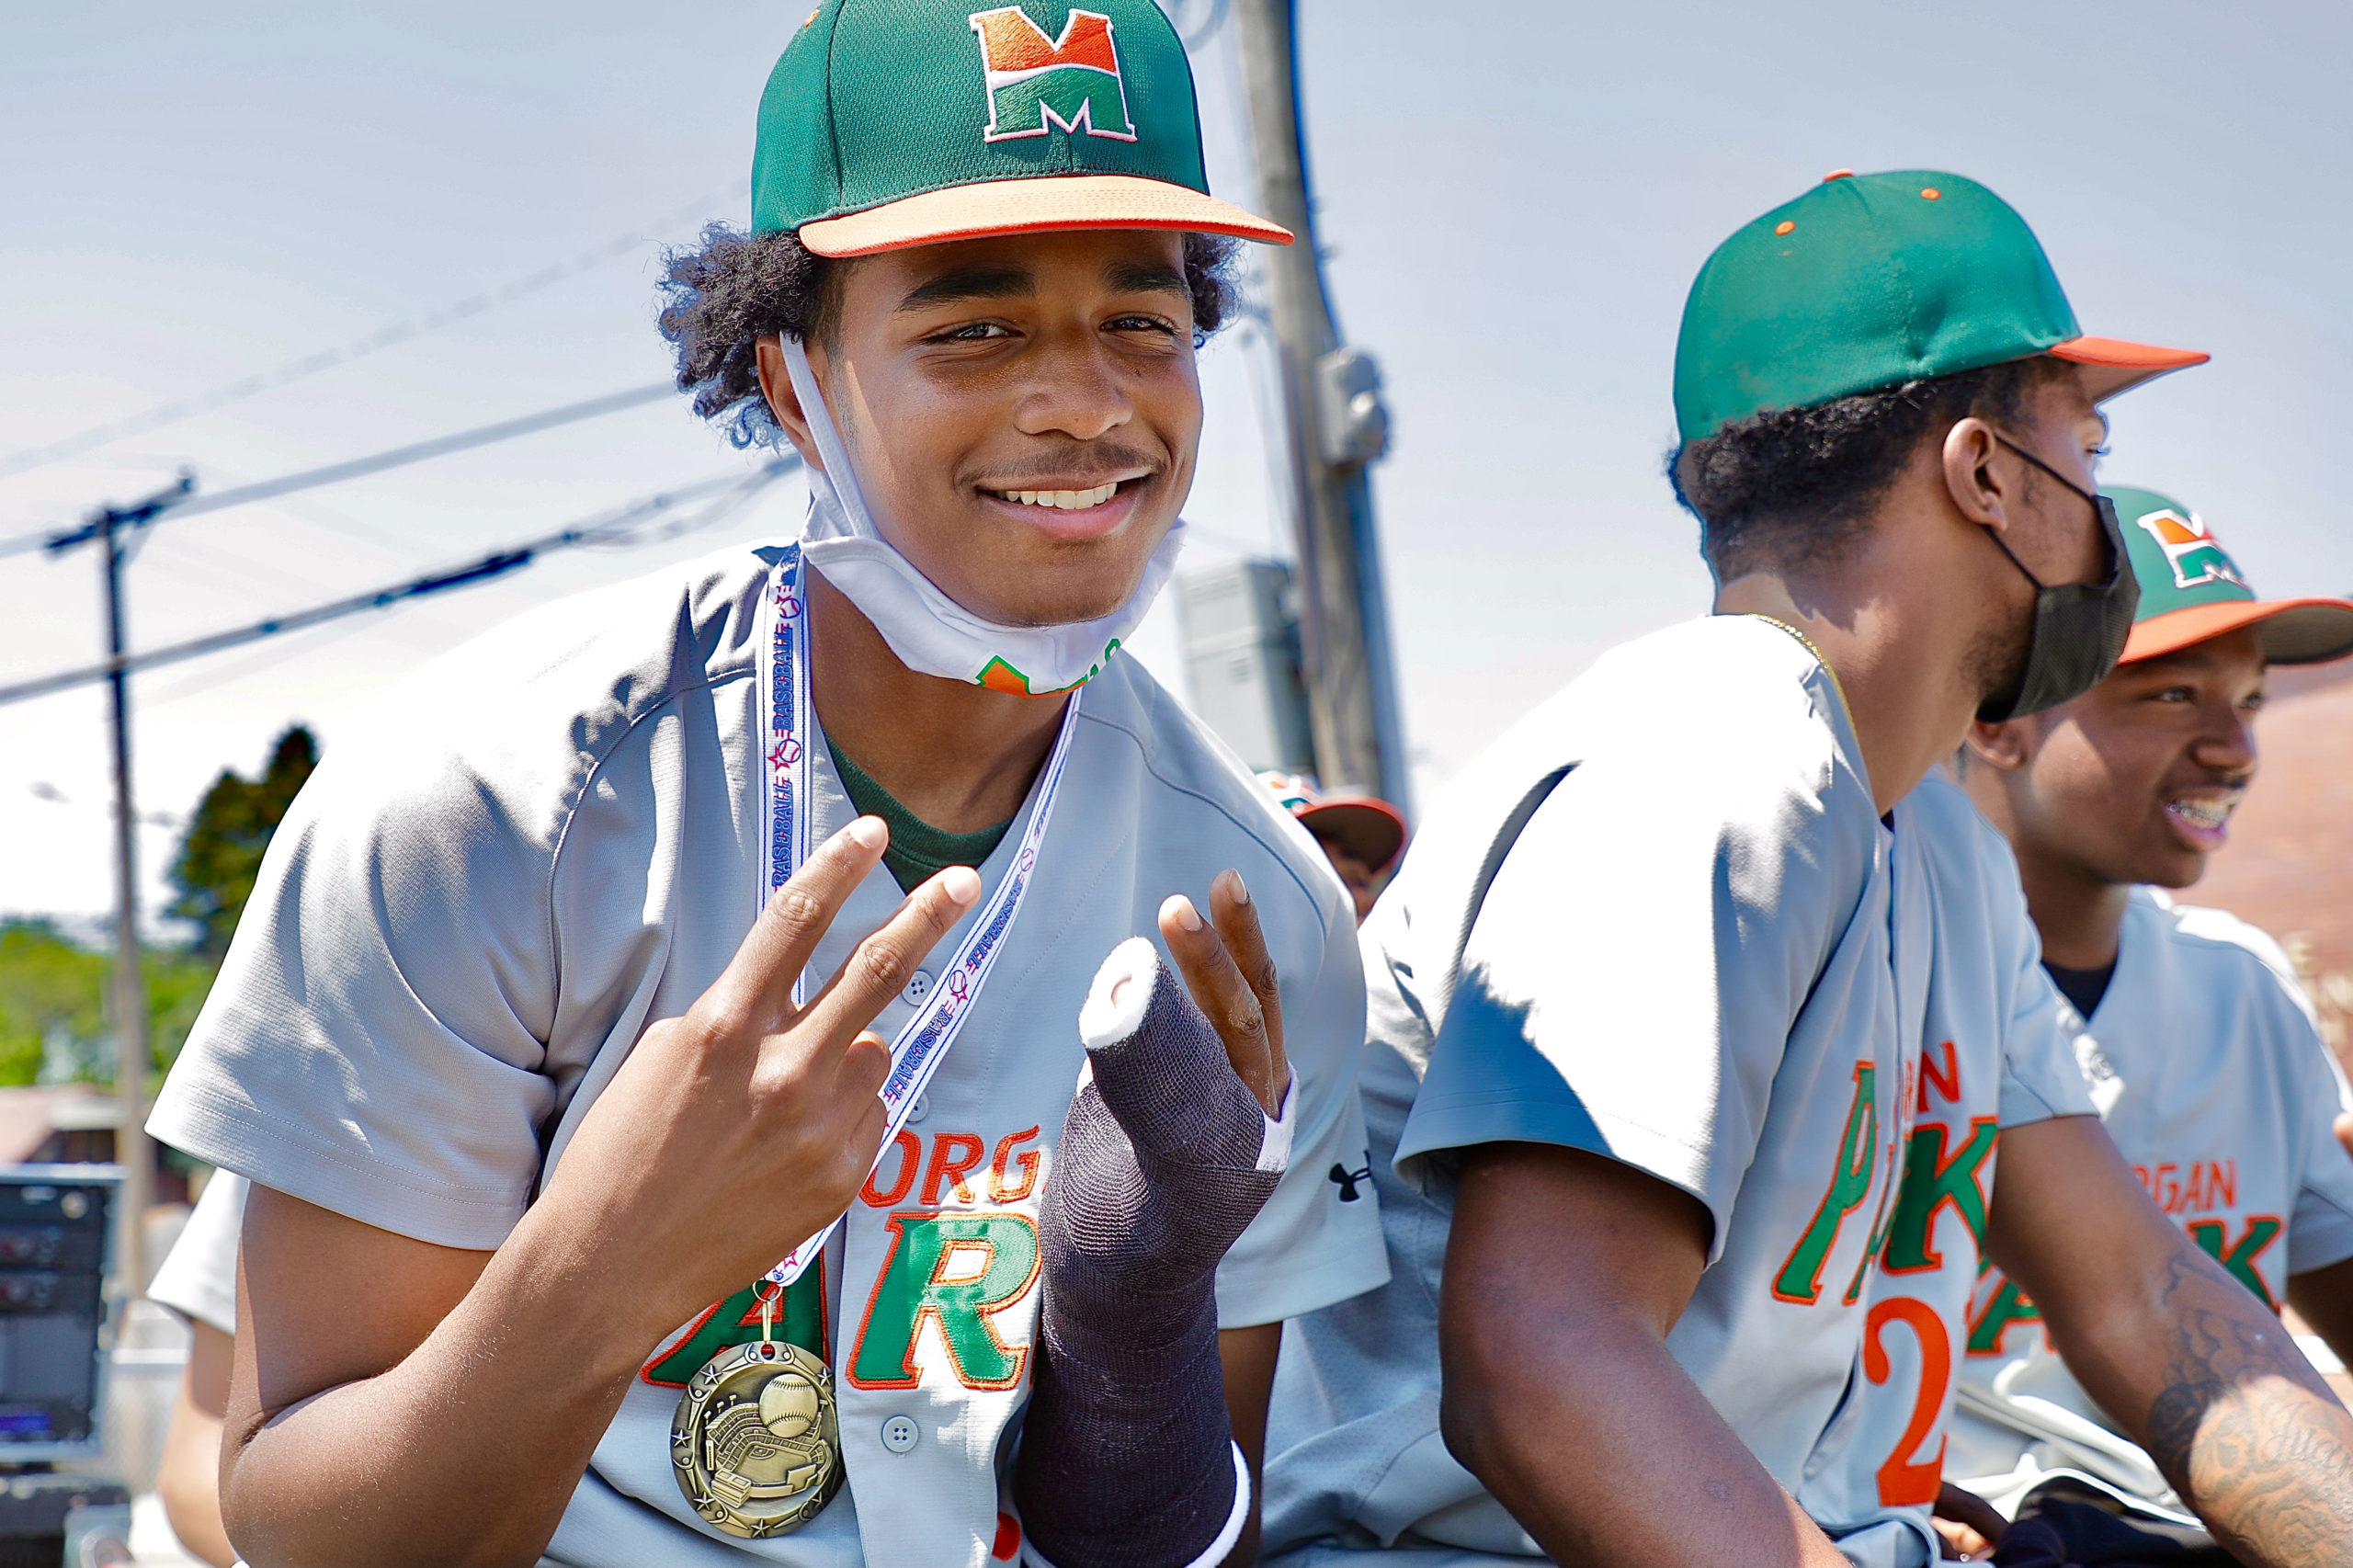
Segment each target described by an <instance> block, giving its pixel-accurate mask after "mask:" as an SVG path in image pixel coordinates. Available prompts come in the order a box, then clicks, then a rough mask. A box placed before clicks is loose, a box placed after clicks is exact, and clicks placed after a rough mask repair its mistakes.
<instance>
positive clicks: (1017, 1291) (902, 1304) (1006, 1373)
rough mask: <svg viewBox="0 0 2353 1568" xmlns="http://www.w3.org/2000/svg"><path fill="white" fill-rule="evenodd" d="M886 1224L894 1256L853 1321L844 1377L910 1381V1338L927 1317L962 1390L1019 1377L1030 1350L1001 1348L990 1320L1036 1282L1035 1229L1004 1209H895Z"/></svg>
mask: <svg viewBox="0 0 2353 1568" xmlns="http://www.w3.org/2000/svg"><path fill="white" fill-rule="evenodd" d="M885 1223H887V1224H888V1225H889V1226H890V1227H891V1255H890V1256H889V1258H888V1259H887V1260H886V1261H885V1262H884V1263H883V1265H882V1272H881V1275H879V1276H878V1277H877V1278H876V1279H875V1281H874V1295H873V1297H872V1299H870V1301H868V1302H867V1304H866V1321H865V1322H864V1323H863V1324H859V1325H858V1348H857V1349H856V1350H854V1351H853V1352H851V1355H850V1368H849V1381H851V1382H853V1383H856V1384H857V1385H858V1387H859V1388H866V1389H904V1388H913V1387H915V1384H916V1382H917V1381H920V1380H919V1375H918V1374H917V1372H916V1371H915V1335H917V1334H918V1333H920V1332H921V1331H922V1328H923V1324H924V1320H925V1319H926V1318H930V1319H931V1320H933V1321H934V1322H936V1323H937V1324H938V1325H939V1335H940V1337H941V1338H942V1339H943V1340H945V1341H946V1342H947V1345H948V1355H949V1359H950V1360H951V1361H953V1362H954V1363H955V1369H956V1377H957V1381H960V1382H961V1383H962V1384H963V1385H964V1386H965V1387H966V1388H972V1389H1005V1388H1011V1387H1013V1386H1014V1385H1015V1384H1016V1383H1018V1382H1019V1381H1021V1369H1022V1368H1023V1367H1024V1366H1025V1365H1026V1364H1027V1363H1028V1361H1029V1350H1028V1348H1027V1347H1026V1346H1025V1347H1022V1348H1018V1349H1017V1348H1014V1347H1012V1346H1007V1345H1006V1343H1005V1341H1004V1340H1003V1339H1001V1338H999V1337H998V1335H997V1332H996V1325H995V1324H993V1323H991V1322H990V1321H989V1320H990V1319H991V1318H992V1317H994V1316H995V1314H997V1313H998V1312H1003V1311H1005V1310H1006V1308H1007V1307H1010V1306H1012V1305H1013V1304H1014V1303H1015V1302H1017V1301H1020V1300H1021V1298H1022V1297H1024V1296H1026V1295H1028V1294H1029V1287H1030V1286H1031V1285H1033V1284H1035V1283H1036V1282H1037V1278H1038V1228H1037V1226H1036V1225H1035V1224H1033V1223H1031V1222H1030V1221H1029V1217H1028V1216H1027V1215H1023V1214H1015V1213H1009V1212H997V1213H969V1212H949V1213H944V1214H935V1213H907V1214H893V1215H892V1216H890V1218H889V1219H888V1220H887V1221H885Z"/></svg>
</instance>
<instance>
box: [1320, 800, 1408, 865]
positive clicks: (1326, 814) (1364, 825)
mask: <svg viewBox="0 0 2353 1568" xmlns="http://www.w3.org/2000/svg"><path fill="white" fill-rule="evenodd" d="M1295 814H1296V815H1297V816H1298V818H1299V820H1300V824H1301V825H1302V826H1304V827H1305V828H1306V829H1307V831H1308V832H1310V833H1316V832H1319V831H1320V832H1322V833H1327V834H1329V835H1332V836H1333V837H1335V838H1337V839H1338V840H1340V842H1341V843H1342V844H1343V845H1345V846H1347V848H1348V849H1349V851H1350V852H1351V853H1353V854H1354V855H1355V856H1356V858H1358V859H1359V860H1362V861H1363V862H1364V863H1365V864H1366V865H1367V866H1369V867H1370V868H1371V869H1372V871H1373V874H1374V875H1375V876H1378V875H1380V874H1381V872H1383V871H1385V870H1387V869H1389V868H1390V867H1392V866H1393V865H1395V864H1396V863H1397V856H1398V854H1399V852H1400V851H1402V850H1403V849H1404V847H1405V835H1406V827H1405V818H1404V815H1403V814H1402V813H1401V812H1399V811H1398V810H1397V808H1396V807H1394V806H1392V805H1391V804H1390V803H1389V802H1388V801H1383V800H1381V799H1380V798H1378V797H1376V796H1372V795H1343V796H1341V797H1340V798H1339V799H1337V800H1328V799H1327V800H1321V801H1314V802H1313V803H1312V804H1309V805H1306V806H1303V807H1302V808H1300V810H1299V811H1298V812H1296V813H1295Z"/></svg>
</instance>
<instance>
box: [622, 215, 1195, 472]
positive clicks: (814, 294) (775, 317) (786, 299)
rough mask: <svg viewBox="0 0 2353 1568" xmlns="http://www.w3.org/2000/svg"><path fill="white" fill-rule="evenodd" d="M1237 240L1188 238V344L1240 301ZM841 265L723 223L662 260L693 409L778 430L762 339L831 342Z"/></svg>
mask: <svg viewBox="0 0 2353 1568" xmlns="http://www.w3.org/2000/svg"><path fill="white" fill-rule="evenodd" d="M1236 249H1237V247H1236V245H1235V244H1234V242H1233V241H1232V240H1228V239H1223V238H1221V237H1219V236H1218V235H1215V234H1192V233H1188V234H1187V235H1186V236H1185V281H1186V284H1187V286H1188V288H1189V289H1190V290H1191V292H1192V296H1193V346H1194V347H1197V348H1198V347H1200V346H1201V345H1202V344H1203V343H1206V342H1207V341H1209V337H1210V335H1211V333H1213V332H1215V331H1217V329H1218V328H1219V327H1221V326H1222V325H1224V324H1225V322H1226V318H1227V317H1228V316H1230V315H1232V314H1233V312H1234V309H1235V307H1236V305H1237V304H1238V302H1239V295H1238V293H1237V291H1236V289H1235V285H1234V281H1233V257H1234V253H1235V251H1236ZM842 266H843V264H842V263H840V262H835V261H829V260H827V259H826V258H825V257H824V256H817V255H814V254H813V253H812V252H811V251H810V250H809V248H808V247H807V246H805V245H803V244H801V240H800V236H798V235H796V234H794V233H790V232H789V231H788V232H783V233H773V234H757V235H754V234H745V233H738V232H737V231H735V230H733V229H730V228H729V227H728V226H727V225H726V224H724V223H713V224H711V225H710V227H708V228H706V229H704V230H703V232H702V243H701V244H699V246H697V247H696V248H694V249H692V250H675V251H672V252H671V253H669V255H668V256H666V257H665V265H664V267H663V274H662V280H661V283H660V285H659V287H660V288H661V290H662V294H663V297H664V304H663V307H662V313H661V315H660V316H659V317H658V318H657V321H658V324H659V325H660V327H661V329H662V335H663V336H664V337H665V338H667V339H668V340H669V343H670V346H671V347H672V349H673V350H675V351H676V355H677V359H678V390H679V391H680V392H691V393H692V394H693V397H694V411H695V412H696V413H697V414H699V415H702V416H703V417H704V418H705V419H709V420H712V421H714V422H716V423H717V424H718V425H719V426H720V427H721V428H722V430H724V431H726V433H727V438H728V439H729V440H731V441H733V443H734V444H735V445H737V446H739V447H752V446H773V445H775V444H776V443H777V442H778V441H779V440H780V439H781V438H782V436H783V432H782V431H781V429H779V426H778V425H777V422H776V415H774V414H773V413H772V412H770V411H769V408H768V404H767V399H766V398H764V397H762V396H761V395H760V373H759V358H758V346H759V341H760V339H762V338H764V337H774V336H775V335H778V334H779V333H789V334H790V335H793V336H794V337H798V338H800V339H801V340H802V341H803V342H806V341H808V340H809V339H811V338H815V339H816V340H817V341H819V342H821V343H822V342H830V341H832V339H833V334H834V331H835V325H836V323H835V313H836V312H838V311H839V309H840V306H841V276H842Z"/></svg>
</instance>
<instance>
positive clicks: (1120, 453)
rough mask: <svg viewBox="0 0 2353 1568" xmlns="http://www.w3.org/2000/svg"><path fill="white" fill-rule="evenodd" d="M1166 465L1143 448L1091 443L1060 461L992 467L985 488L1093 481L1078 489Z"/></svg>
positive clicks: (1159, 469)
mask: <svg viewBox="0 0 2353 1568" xmlns="http://www.w3.org/2000/svg"><path fill="white" fill-rule="evenodd" d="M1166 467H1167V464H1166V463H1165V461H1164V460H1161V459H1159V458H1155V457H1154V456H1153V455H1152V454H1151V453H1149V452H1143V451H1139V450H1137V449H1135V448H1133V447H1095V446H1090V447H1088V448H1086V449H1085V450H1084V451H1083V452H1076V451H1074V452H1073V453H1072V454H1071V455H1070V456H1069V457H1068V458H1064V459H1061V460H1055V459H1052V458H1037V459H1033V460H1029V461H1027V462H1022V463H1017V464H1015V465H1014V466H1012V467H1010V468H997V469H991V470H989V471H988V479H989V481H990V483H988V484H987V485H986V486H985V488H987V489H990V490H1011V489H1015V488H1017V486H1018V484H1019V482H1020V481H1022V480H1025V479H1045V480H1052V481H1054V482H1056V483H1065V482H1072V481H1082V482H1092V483H1080V484H1079V485H1078V488H1081V489H1087V488H1091V487H1092V484H1093V483H1102V482H1103V481H1105V480H1108V479H1109V478H1111V477H1112V476H1113V475H1114V474H1131V473H1133V472H1135V471H1136V470H1137V469H1142V470H1143V471H1144V472H1145V473H1146V474H1147V475H1148V476H1149V475H1156V474H1158V473H1160V472H1163V471H1164V470H1165V468H1166ZM975 483H978V482H977V481H976V482H975Z"/></svg>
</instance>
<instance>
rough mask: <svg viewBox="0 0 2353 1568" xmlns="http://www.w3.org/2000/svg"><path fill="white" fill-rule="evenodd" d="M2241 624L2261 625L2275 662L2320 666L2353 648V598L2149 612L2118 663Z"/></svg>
mask: <svg viewBox="0 0 2353 1568" xmlns="http://www.w3.org/2000/svg"><path fill="white" fill-rule="evenodd" d="M2242 626H2261V627H2262V629H2263V656H2264V658H2265V660H2266V661H2267V662H2268V663H2270V664H2274V665H2325V664H2326V663H2328V661H2330V660H2331V659H2341V658H2343V657H2345V655H2346V654H2347V653H2353V600H2347V599H2326V598H2321V599H2232V600H2228V601H2225V602H2223V603H2221V604H2211V605H2191V606H2190V607H2189V608H2187V609H2177V610H2169V611H2167V612H2166V613H2165V614H2164V615H2153V616H2151V617H2150V618H2149V619H2146V620H2144V621H2142V622H2141V623H2140V624H2138V625H2136V626H2135V627H2133V628H2132V634H2131V636H2130V637H2128V638H2126V639H2125V640H2124V653H2123V655H2122V657H2120V658H2119V659H2118V660H2117V663H2118V664H2120V665H2130V664H2133V663H2136V662H2137V661H2139V660H2142V659H2154V658H2160V657H2162V656H2163V655H2165V654H2166V653H2179V652H2180V651H2181V650H2182V649H2184V648H2187V647H2188V646H2190V645H2191V644H2192V643H2196V642H2205V641H2206V640H2207V639H2208V638H2210V637H2220V636H2222V634H2223V633H2224V632H2226V631H2237V630H2238V629H2239V628H2240V627H2242Z"/></svg>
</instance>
